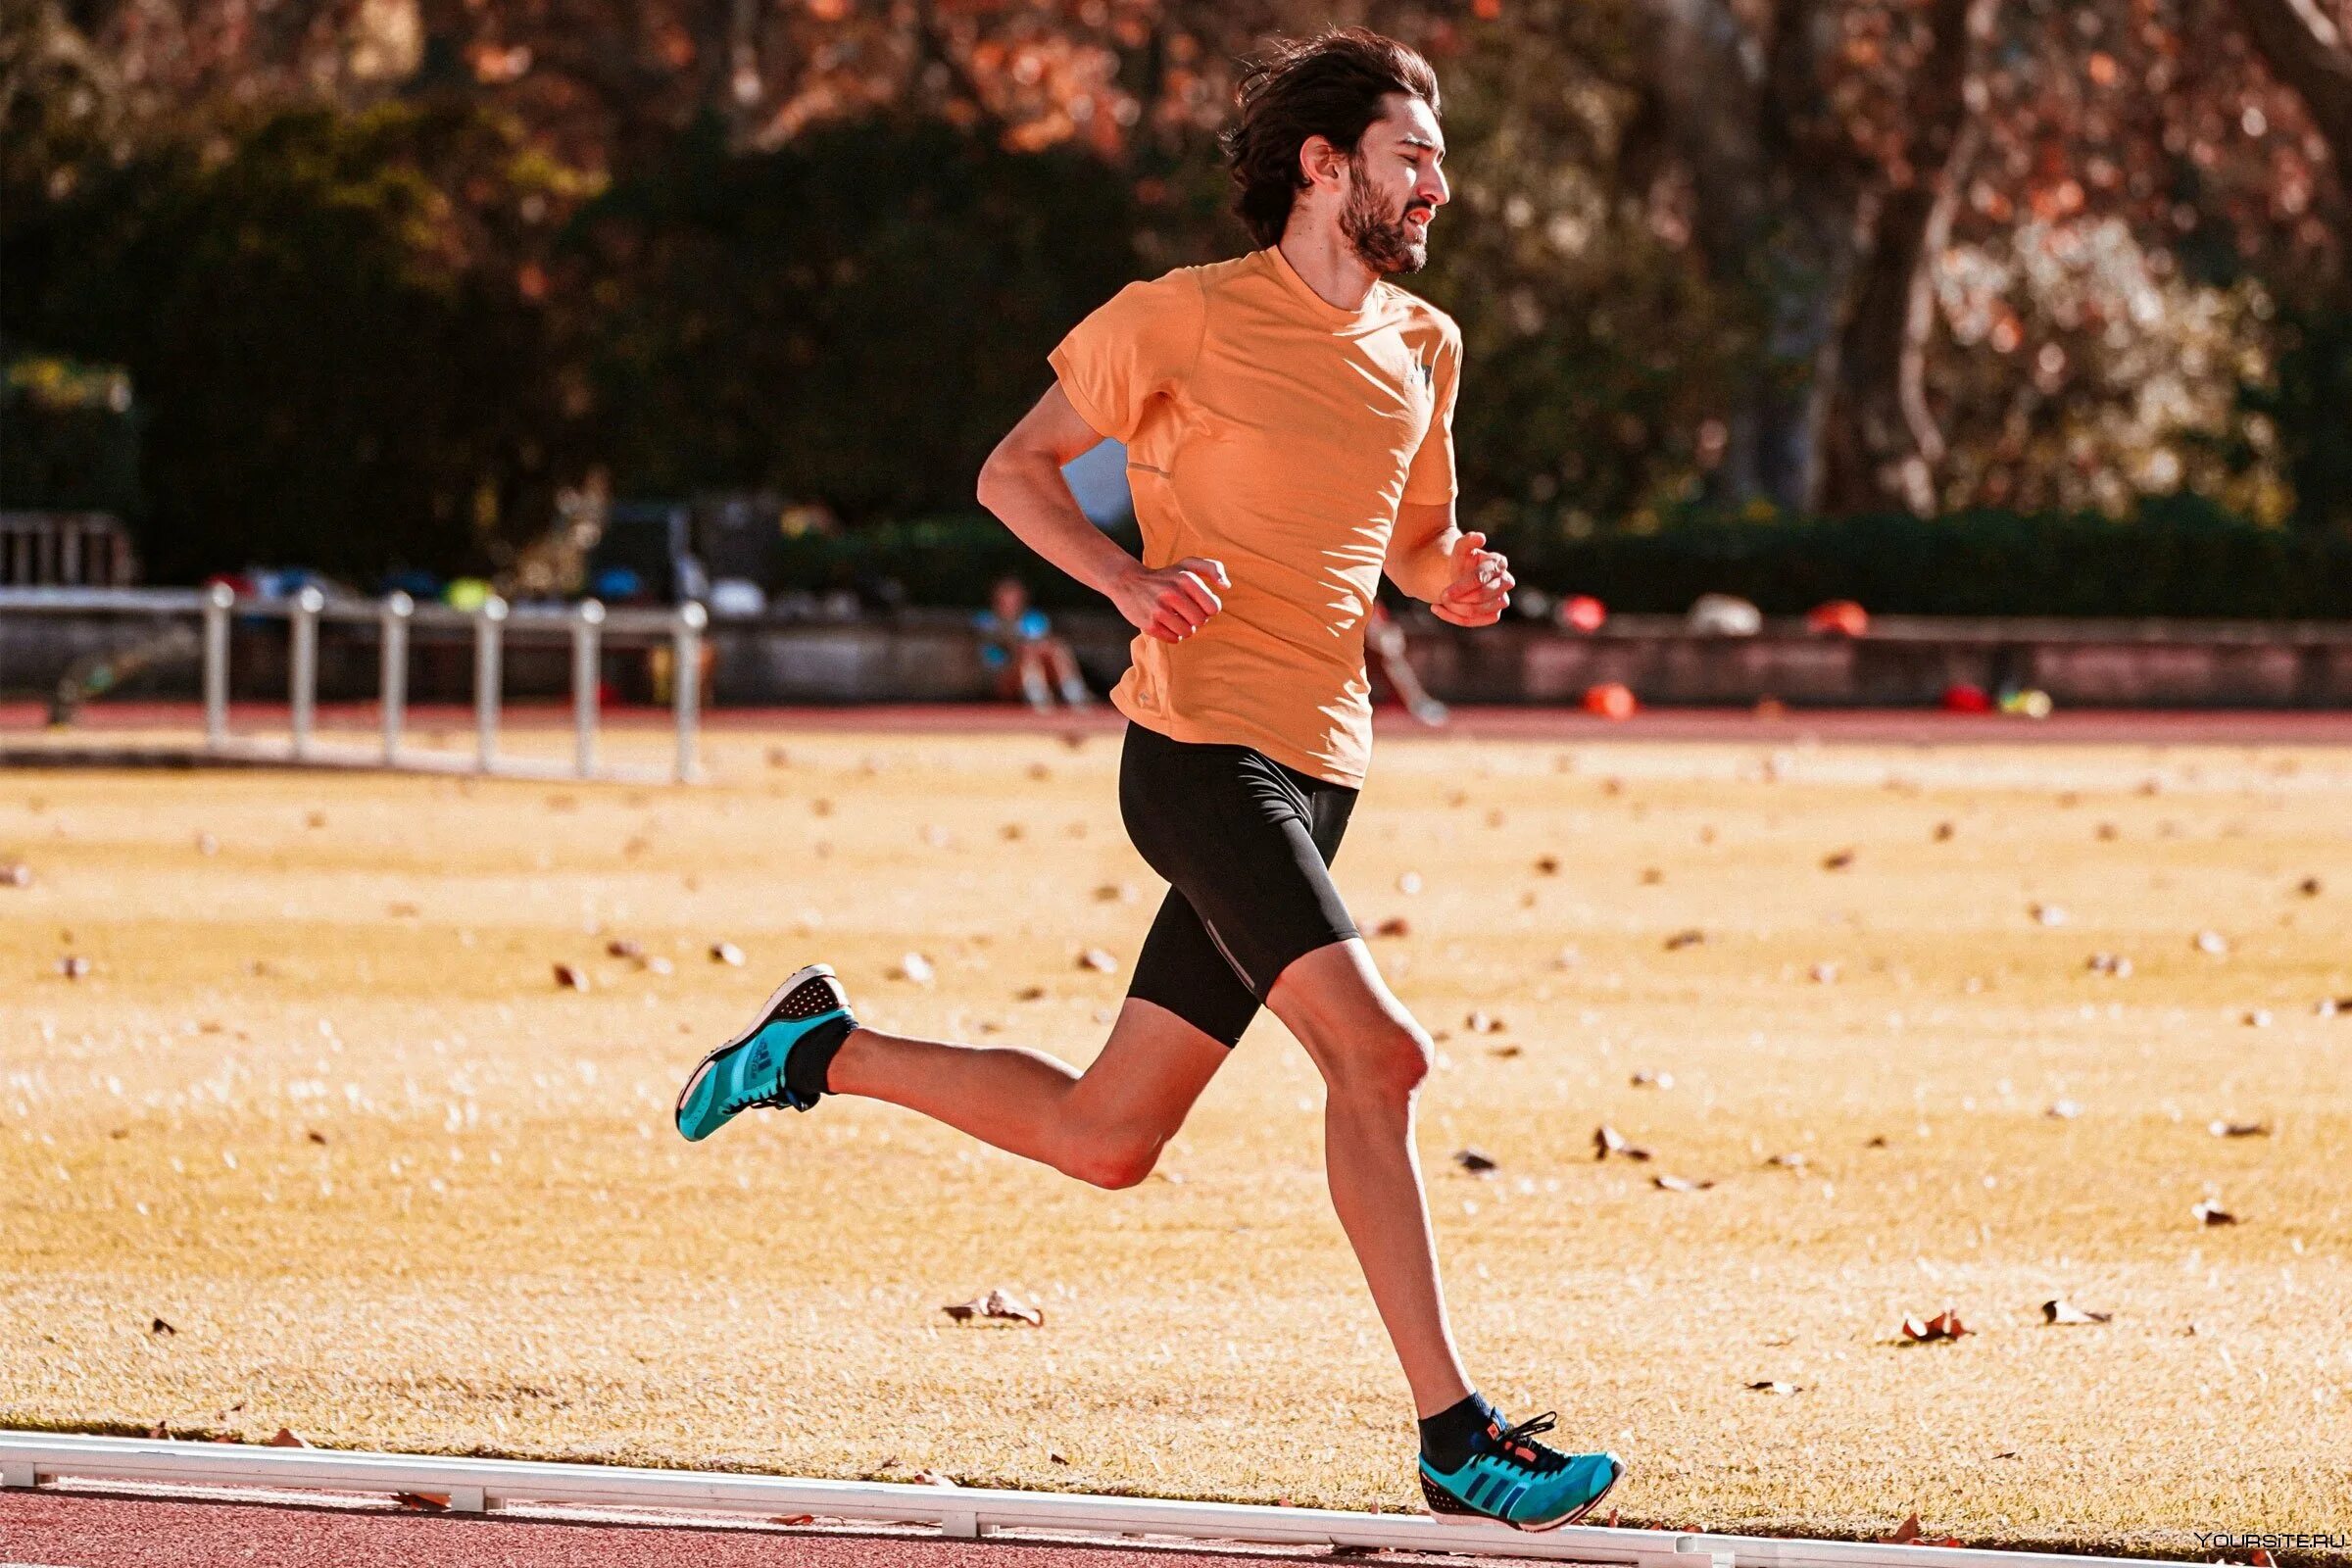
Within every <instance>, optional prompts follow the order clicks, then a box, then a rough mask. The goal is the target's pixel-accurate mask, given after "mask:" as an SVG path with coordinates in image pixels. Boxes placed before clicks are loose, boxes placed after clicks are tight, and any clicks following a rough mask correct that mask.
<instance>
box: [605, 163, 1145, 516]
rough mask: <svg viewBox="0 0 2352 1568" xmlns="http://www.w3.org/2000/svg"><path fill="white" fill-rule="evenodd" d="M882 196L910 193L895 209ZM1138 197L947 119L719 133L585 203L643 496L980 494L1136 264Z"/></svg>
mask: <svg viewBox="0 0 2352 1568" xmlns="http://www.w3.org/2000/svg"><path fill="white" fill-rule="evenodd" d="M876 191H888V192H890V193H891V196H890V200H888V201H876V200H874V193H875V192H876ZM1133 209H1134V196H1133V193H1132V190H1131V187H1130V184H1129V182H1128V180H1127V178H1126V177H1125V175H1124V174H1122V173H1121V172H1119V171H1117V170H1115V169H1113V168H1112V167H1111V166H1109V165H1107V164H1105V163H1104V162H1103V161H1102V160H1101V159H1099V158H1097V157H1095V156H1094V155H1093V154H1091V153H1090V152H1087V151H1085V150H1082V149H1080V148H1077V147H1060V148H1054V149H1051V150H1048V151H1044V152H1038V153H1022V152H1010V151H1006V150H1005V148H1004V147H1003V146H1002V145H1001V144H1000V143H999V142H998V141H996V140H993V139H990V138H989V137H987V136H985V135H984V134H981V133H979V132H978V131H976V130H975V131H963V130H958V129H956V128H955V127H954V126H952V125H949V124H946V123H942V122H941V121H938V120H936V119H920V118H913V117H904V116H902V117H890V118H874V119H866V120H858V121H850V122H843V123H826V124H822V125H818V126H813V127H810V128H809V129H807V130H805V131H803V132H802V133H801V134H800V135H799V136H798V137H796V138H795V140H794V141H793V143H792V145H791V146H790V147H789V148H786V149H780V150H778V151H775V152H766V153H760V152H749V153H736V152H730V151H729V150H728V148H727V146H726V144H725V139H724V136H723V134H722V133H721V131H720V130H719V128H718V127H716V126H715V125H714V124H712V123H710V122H707V121H706V122H704V123H702V124H701V125H700V126H699V127H696V128H692V129H689V130H688V131H686V132H683V133H681V134H680V136H679V137H678V138H677V139H676V141H675V142H674V144H673V146H672V149H671V151H670V154H669V156H668V157H667V158H666V159H665V160H664V161H663V162H662V163H661V164H659V165H656V166H654V167H651V168H649V169H647V170H646V171H645V172H644V173H643V174H642V175H641V176H640V177H637V178H635V179H631V180H627V181H624V182H622V183H621V184H619V185H617V186H615V187H614V188H613V190H612V191H611V192H610V193H609V194H608V195H607V196H605V197H604V198H603V199H601V200H600V201H598V202H597V203H595V204H594V205H593V206H592V207H590V208H589V209H588V210H587V211H586V212H584V213H583V214H582V215H581V218H580V220H579V222H578V224H577V228H578V237H577V240H576V242H575V247H574V251H573V253H572V255H571V256H570V257H569V259H568V261H567V264H566V265H567V268H569V269H572V270H577V271H578V273H579V275H580V276H581V277H583V278H585V279H589V280H590V282H589V286H588V288H587V289H586V290H585V291H580V292H581V293H582V305H583V307H584V309H585V311H586V312H588V313H590V314H589V316H587V317H585V318H584V319H582V320H580V321H579V322H578V323H577V325H578V330H579V333H580V337H581V340H582V341H583V343H584V344H586V345H587V348H586V353H587V354H588V355H589V357H590V361H591V364H592V365H593V374H594V382H593V384H594V386H595V388H596V391H597V393H598V404H599V407H600V410H601V425H602V433H603V436H604V445H603V448H602V450H604V451H605V452H606V453H607V454H608V455H609V460H610V462H611V464H612V466H613V479H614V482H615V484H616V485H617V486H618V487H619V488H620V489H621V490H622V491H623V492H624V493H638V494H643V493H648V492H652V493H662V494H683V493H688V492H692V491H694V490H698V489H705V488H712V487H720V488H738V487H740V488H754V487H766V488H773V489H776V490H780V491H781V492H783V493H785V494H787V495H794V496H809V497H822V498H823V499H824V500H826V501H827V502H828V503H830V504H831V505H832V506H833V507H834V508H835V509H836V510H838V511H840V512H842V513H843V514H844V515H847V516H851V517H854V518H857V517H866V516H873V515H900V516H905V515H910V514H919V513H921V512H924V511H927V510H938V509H953V508H961V507H964V506H967V505H968V504H969V501H970V496H971V488H972V475H973V474H975V473H977V472H978V471H979V467H980V463H981V461H982V460H983V459H984V458H985V457H986V456H987V454H988V451H989V448H990V447H992V446H993V445H994V444H995V443H996V442H997V440H998V439H1000V438H1001V437H1002V436H1003V434H1004V432H1005V430H1006V429H1007V428H1009V427H1010V426H1011V425H1012V423H1013V422H1014V421H1015V420H1016V419H1018V418H1019V417H1020V416H1021V414H1022V413H1023V412H1024V411H1025V410H1026V409H1027V408H1028V406H1029V405H1030V404H1031V403H1032V402H1034V401H1035V399H1036V398H1037V396H1038V395H1039V393H1041V392H1042V391H1043V390H1044V389H1045V387H1046V385H1047V384H1048V382H1049V381H1050V380H1051V378H1052V373H1053V372H1052V371H1051V369H1050V368H1048V367H1047V365H1046V355H1047V353H1048V351H1050V350H1051V349H1052V348H1053V346H1054V343H1056V342H1057V341H1059V339H1060V337H1061V335H1062V334H1063V333H1064V332H1065V331H1067V330H1068V328H1069V327H1070V325H1071V324H1072V323H1074V322H1075V321H1076V320H1077V319H1079V318H1080V317H1082V316H1084V315H1085V314H1086V313H1087V312H1088V311H1090V310H1092V309H1093V308H1094V307H1095V306H1096V305H1097V304H1099V303H1101V302H1102V301H1103V299H1105V298H1107V297H1108V296H1109V295H1110V294H1112V293H1114V292H1116V290H1117V289H1118V287H1119V285H1120V284H1121V283H1123V282H1125V281H1126V280H1127V279H1128V278H1130V277H1131V276H1133V275H1134V273H1135V270H1136V258H1135V252H1134V248H1133V245H1132V243H1131V236H1132V234H1133V232H1134V226H1135V219H1134V210H1133Z"/></svg>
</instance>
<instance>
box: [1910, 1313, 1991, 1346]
mask: <svg viewBox="0 0 2352 1568" xmlns="http://www.w3.org/2000/svg"><path fill="white" fill-rule="evenodd" d="M1975 1332H1976V1330H1974V1329H1972V1328H1970V1327H1969V1326H1968V1325H1967V1324H1965V1323H1963V1322H1961V1321H1960V1314H1959V1313H1958V1312H1956V1311H1954V1310H1953V1309H1952V1308H1950V1307H1948V1306H1947V1307H1945V1308H1944V1309H1943V1310H1942V1311H1940V1312H1938V1313H1936V1315H1935V1316H1934V1317H1932V1318H1929V1319H1927V1320H1926V1321H1925V1322H1922V1321H1921V1320H1920V1319H1918V1318H1916V1317H1907V1318H1905V1319H1903V1338H1904V1339H1906V1340H1916V1341H1919V1342H1920V1343H1922V1344H1933V1343H1934V1342H1935V1341H1937V1340H1956V1339H1958V1338H1960V1336H1962V1335H1963V1334H1974V1333H1975Z"/></svg>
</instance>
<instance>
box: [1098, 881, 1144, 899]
mask: <svg viewBox="0 0 2352 1568" xmlns="http://www.w3.org/2000/svg"><path fill="white" fill-rule="evenodd" d="M1134 897H1135V889H1133V888H1131V887H1129V886H1128V885H1127V884H1126V883H1124V882H1105V883H1103V885H1102V886H1101V887H1099V888H1097V889H1095V902H1096V903H1098V904H1125V903H1127V902H1128V901H1129V900H1131V899H1133V898H1134Z"/></svg>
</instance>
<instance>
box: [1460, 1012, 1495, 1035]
mask: <svg viewBox="0 0 2352 1568" xmlns="http://www.w3.org/2000/svg"><path fill="white" fill-rule="evenodd" d="M1462 1026H1463V1027H1464V1028H1466V1029H1468V1030H1469V1031H1470V1032H1471V1033H1472V1034H1474V1035H1498V1034H1500V1033H1502V1031H1503V1028H1504V1025H1503V1021H1502V1020H1501V1019H1500V1018H1497V1017H1495V1016H1493V1015H1492V1014H1490V1013H1488V1012H1487V1011H1486V1010H1485V1009H1484V1008H1480V1009H1478V1010H1477V1011H1474V1012H1472V1013H1471V1014H1470V1016H1469V1017H1467V1018H1464V1019H1463V1020H1462Z"/></svg>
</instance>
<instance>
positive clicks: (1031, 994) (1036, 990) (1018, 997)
mask: <svg viewBox="0 0 2352 1568" xmlns="http://www.w3.org/2000/svg"><path fill="white" fill-rule="evenodd" d="M1045 994H1046V988H1045V987H1044V986H1023V987H1021V989H1020V990H1018V991H1016V992H1014V993H1013V994H1012V1000H1013V1001H1015V1002H1038V1001H1042V1000H1043V999H1044V997H1045Z"/></svg>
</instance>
